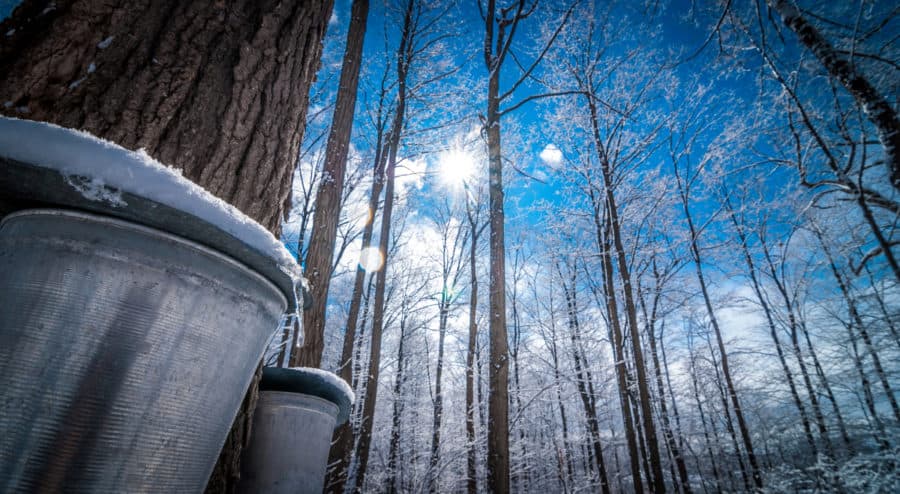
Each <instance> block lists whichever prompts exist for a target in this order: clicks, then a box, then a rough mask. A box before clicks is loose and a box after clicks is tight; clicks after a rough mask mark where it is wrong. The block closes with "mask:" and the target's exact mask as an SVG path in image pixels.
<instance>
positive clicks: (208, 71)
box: [0, 0, 333, 492]
mask: <svg viewBox="0 0 900 494" xmlns="http://www.w3.org/2000/svg"><path fill="white" fill-rule="evenodd" d="M332 3H333V2H332V0H308V1H304V2H276V1H249V0H235V1H230V2H220V1H215V0H196V1H192V2H179V1H175V0H154V1H150V0H132V1H129V2H121V3H113V2H101V1H98V0H83V1H60V0H55V1H49V0H43V1H42V0H34V1H30V0H26V1H25V2H23V3H22V4H21V5H20V6H19V7H18V8H17V9H16V10H15V12H13V14H12V16H10V17H9V18H7V19H6V20H4V21H3V23H2V24H0V26H2V28H0V29H2V32H3V33H10V34H9V35H6V36H5V37H4V42H3V43H2V44H0V74H2V76H0V101H2V102H4V104H3V105H0V113H2V114H5V115H9V116H15V117H20V118H28V119H32V120H41V121H46V122H52V123H55V124H58V125H62V126H65V127H71V128H77V129H82V130H86V131H88V132H90V133H92V134H94V135H97V136H99V137H102V138H104V139H108V140H111V141H114V142H116V143H117V144H119V145H121V146H124V147H126V148H129V149H138V148H143V149H145V150H146V151H147V153H148V154H150V155H151V156H153V157H154V158H155V159H157V160H159V161H160V162H162V163H166V164H168V165H169V166H172V167H174V168H178V169H181V170H182V173H183V174H184V175H185V176H186V177H187V178H189V179H191V180H193V181H194V182H196V183H197V184H199V185H201V186H202V187H204V188H206V189H207V190H209V191H210V192H212V193H213V194H215V195H216V196H218V197H220V198H222V199H223V200H225V201H227V202H229V203H231V204H233V205H234V206H236V207H237V208H238V209H240V210H241V211H243V212H244V213H246V214H247V215H248V216H250V217H251V218H253V219H255V220H256V221H258V222H259V223H261V224H262V225H263V226H265V227H266V228H268V229H269V230H271V231H272V232H273V233H278V232H279V230H280V229H281V221H282V219H283V216H284V214H285V212H286V210H287V206H288V205H289V204H290V191H291V177H292V171H293V168H294V161H295V159H296V156H297V152H298V149H299V145H300V141H301V140H302V137H303V130H304V122H305V117H306V107H307V102H308V94H309V88H310V86H311V85H312V82H313V80H314V78H315V73H316V70H317V69H318V66H319V58H320V56H321V51H322V46H321V41H322V37H323V36H324V34H325V29H326V26H327V24H328V19H329V16H330V14H331V8H332ZM6 102H9V103H8V104H5V103H6ZM254 382H255V380H254ZM255 396H256V393H255V384H253V385H251V388H250V391H249V392H248V394H247V397H246V398H245V400H244V403H243V405H242V407H241V410H240V412H239V413H238V416H237V418H236V419H235V423H234V427H233V429H232V433H231V436H230V437H229V438H228V439H227V441H226V447H225V449H223V451H222V455H221V457H220V458H219V463H218V465H217V469H216V470H215V471H214V472H213V476H212V478H211V481H210V484H209V490H211V491H213V490H214V491H219V492H225V491H229V490H231V489H232V488H233V486H234V483H235V482H234V481H235V480H236V478H237V476H238V475H239V456H240V448H241V446H242V445H243V444H245V443H246V441H247V432H248V431H249V424H250V421H251V418H252V412H253V409H254V408H255V403H256V399H255Z"/></svg>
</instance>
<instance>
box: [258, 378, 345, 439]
mask: <svg viewBox="0 0 900 494" xmlns="http://www.w3.org/2000/svg"><path fill="white" fill-rule="evenodd" d="M259 390H260V392H263V391H281V392H285V393H297V394H305V395H311V396H317V397H319V398H322V399H323V400H326V401H330V402H331V403H334V404H335V405H336V406H337V407H338V414H337V421H336V423H335V427H337V426H339V425H342V424H343V423H344V422H346V421H347V420H348V419H349V418H350V407H351V404H352V401H351V397H349V396H347V395H346V393H345V392H344V391H343V390H342V389H341V388H339V387H338V386H337V385H335V384H334V383H332V382H329V381H327V380H325V379H323V378H322V377H321V376H318V375H316V374H314V373H312V372H306V371H304V370H303V369H298V368H288V367H263V372H262V377H261V378H260V381H259Z"/></svg>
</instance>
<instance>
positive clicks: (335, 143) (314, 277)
mask: <svg viewBox="0 0 900 494" xmlns="http://www.w3.org/2000/svg"><path fill="white" fill-rule="evenodd" d="M368 16H369V0H353V7H352V10H351V13H350V27H349V28H348V31H347V45H346V47H345V49H344V59H343V65H342V66H341V80H340V83H339V84H340V85H339V90H338V94H337V102H336V103H335V106H334V117H332V120H331V131H330V132H329V134H328V144H327V145H326V147H325V165H324V167H323V171H322V174H323V179H322V181H321V182H320V183H319V190H318V192H317V193H316V212H315V214H314V216H313V228H312V234H311V235H310V239H309V253H308V254H307V256H306V266H305V267H306V273H305V274H306V277H307V279H308V280H309V285H310V292H311V295H312V299H313V300H312V306H311V307H310V308H309V309H307V310H304V311H303V331H304V340H303V347H302V348H299V349H296V351H294V349H293V348H292V355H291V364H292V365H303V366H306V367H319V364H320V362H321V360H322V351H323V350H324V347H325V340H324V334H325V308H326V306H327V299H328V286H329V284H330V283H331V272H332V260H333V258H334V244H335V238H336V236H337V224H338V219H339V218H340V213H341V198H342V197H343V189H344V176H345V174H346V170H347V151H348V149H349V147H350V132H351V131H352V130H353V113H354V110H355V108H356V89H357V86H358V84H359V68H360V64H361V63H362V48H363V39H364V38H365V34H366V21H367V19H368ZM294 348H296V347H294Z"/></svg>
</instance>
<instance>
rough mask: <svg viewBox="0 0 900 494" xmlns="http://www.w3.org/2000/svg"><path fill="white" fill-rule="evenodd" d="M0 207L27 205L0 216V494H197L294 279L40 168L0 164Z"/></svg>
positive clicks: (172, 221) (161, 208) (140, 205)
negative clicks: (116, 204)
mask: <svg viewBox="0 0 900 494" xmlns="http://www.w3.org/2000/svg"><path fill="white" fill-rule="evenodd" d="M0 198H3V199H4V200H6V199H9V200H12V201H14V203H16V204H27V205H29V206H30V207H39V208H41V209H28V210H21V211H18V212H15V213H12V214H10V215H8V216H6V217H4V218H3V220H2V222H0V492H60V491H65V492H198V493H199V492H202V491H203V489H204V487H205V485H206V483H207V480H208V477H209V475H210V472H211V471H212V468H213V466H214V464H215V462H216V459H217V457H218V455H219V451H220V450H221V447H222V444H223V443H224V441H225V437H226V436H227V434H228V431H229V429H230V427H231V424H232V421H233V419H234V416H235V414H236V413H237V410H238V408H239V406H240V403H241V401H242V399H243V397H244V394H245V392H246V390H247V387H248V386H249V383H250V380H251V379H252V377H253V373H254V370H255V369H256V367H257V365H258V363H259V361H260V359H261V357H262V353H263V351H264V347H265V344H266V341H267V339H268V338H269V336H270V335H271V334H272V333H273V331H274V330H275V329H276V328H277V327H278V325H279V322H280V321H281V320H282V317H283V315H284V313H285V312H286V311H287V310H293V309H294V307H295V302H296V298H295V294H294V285H293V283H294V282H293V279H292V278H291V277H290V276H288V275H286V274H285V273H283V272H281V271H280V269H279V266H278V265H277V263H276V262H275V261H273V260H272V259H270V258H267V257H266V256H265V255H264V254H262V253H261V252H259V251H255V250H254V249H253V248H252V247H250V246H248V245H247V244H245V243H243V242H242V241H240V240H238V239H237V238H235V237H234V236H232V235H229V234H228V233H226V232H224V231H223V230H221V229H220V228H219V227H217V226H216V225H213V224H211V223H208V222H204V221H202V220H199V219H198V218H196V217H194V216H193V215H191V214H190V213H187V212H184V211H180V210H177V209H175V208H173V207H170V206H167V205H166V204H162V203H157V202H154V201H152V200H149V199H146V198H142V197H139V196H135V195H132V194H129V193H127V192H124V191H123V192H122V193H121V198H122V202H124V203H127V207H113V206H110V205H108V204H103V203H101V202H97V201H93V200H90V199H89V198H85V197H84V196H83V195H82V194H81V193H79V192H78V191H77V190H75V189H73V188H72V187H71V186H70V185H69V184H68V183H67V178H66V177H64V176H62V175H61V174H60V173H59V172H56V171H54V170H49V169H46V168H41V167H37V166H33V165H30V164H27V163H21V162H17V161H14V160H9V159H5V158H2V157H0ZM0 202H2V201H0ZM63 208H65V209H63ZM84 211H91V213H87V212H84ZM94 213H100V214H94Z"/></svg>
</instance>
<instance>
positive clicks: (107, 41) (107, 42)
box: [97, 36, 115, 50]
mask: <svg viewBox="0 0 900 494" xmlns="http://www.w3.org/2000/svg"><path fill="white" fill-rule="evenodd" d="M113 39H115V36H110V37H108V38H106V39H104V40H103V41H101V42H99V43H97V48H100V49H101V50H105V49H107V48H109V45H111V44H112V42H113Z"/></svg>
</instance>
